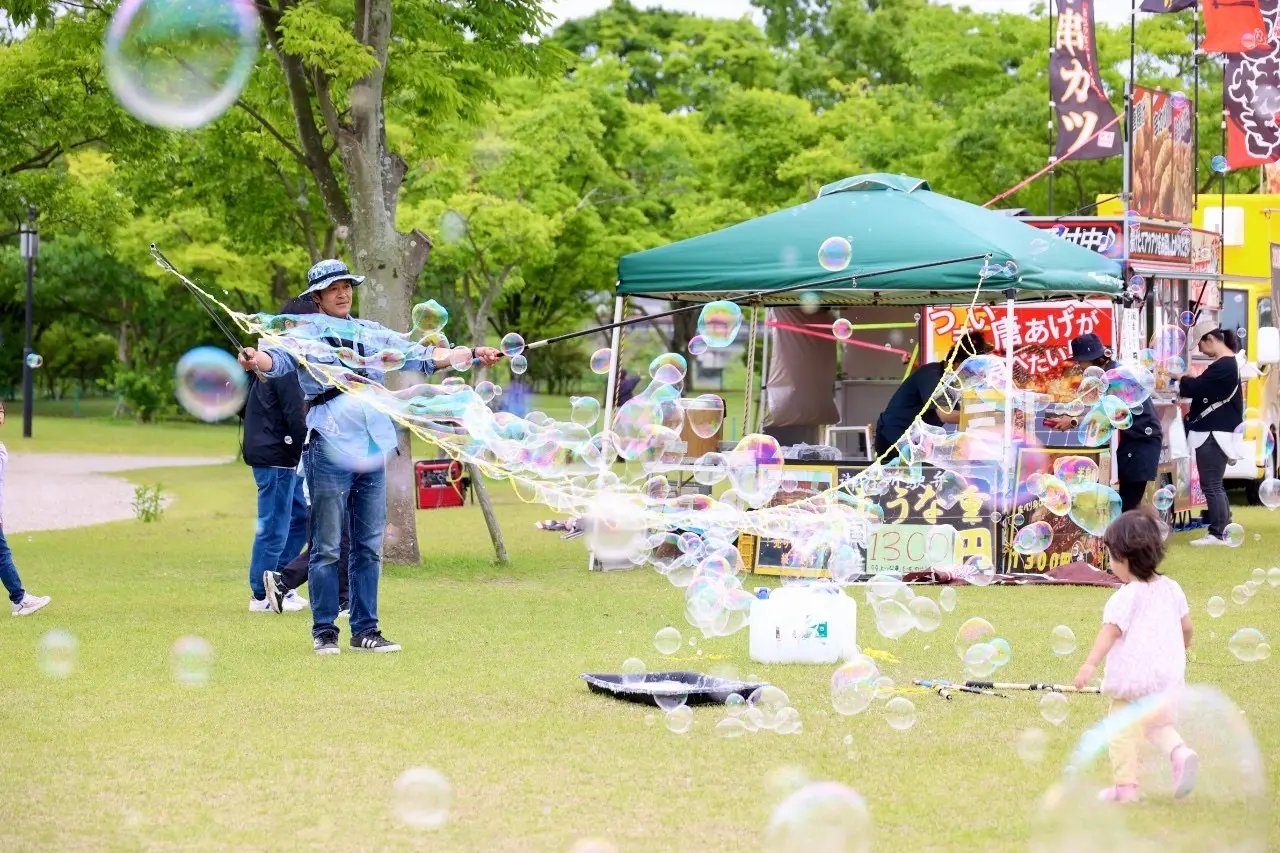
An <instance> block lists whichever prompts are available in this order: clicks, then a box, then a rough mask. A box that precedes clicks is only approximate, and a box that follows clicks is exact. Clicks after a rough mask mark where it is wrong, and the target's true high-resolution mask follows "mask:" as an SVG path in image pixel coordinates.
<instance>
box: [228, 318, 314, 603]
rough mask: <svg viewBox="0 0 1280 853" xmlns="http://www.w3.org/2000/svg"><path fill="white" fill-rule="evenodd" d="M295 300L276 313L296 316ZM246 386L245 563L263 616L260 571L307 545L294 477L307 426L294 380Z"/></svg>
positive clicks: (303, 502)
mask: <svg viewBox="0 0 1280 853" xmlns="http://www.w3.org/2000/svg"><path fill="white" fill-rule="evenodd" d="M295 301H296V300H291V301H290V302H288V303H285V305H284V307H283V308H281V309H280V313H282V314H290V313H301V312H300V311H299V310H297V309H298V306H296V305H293V304H292V303H293V302H295ZM291 309H292V310H291ZM304 310H305V309H304ZM310 310H314V309H310ZM249 383H250V384H249V394H248V397H247V399H246V400H245V408H244V444H243V445H242V447H241V454H242V456H243V457H244V461H245V464H246V465H249V466H250V467H252V468H253V479H254V482H256V483H257V485H258V524H257V532H256V534H255V535H254V539H253V553H252V556H251V557H250V559H249V589H250V590H251V591H252V592H253V598H252V599H251V600H250V601H249V610H251V611H253V612H262V613H266V612H269V611H270V609H271V608H270V605H269V604H268V602H267V598H266V589H265V587H264V586H263V583H262V576H263V573H264V572H274V571H279V570H280V569H282V568H284V566H285V565H287V564H288V563H289V561H290V560H292V559H293V558H294V557H296V556H298V555H299V554H300V553H302V549H303V547H304V546H305V545H306V544H307V499H306V495H305V494H304V492H303V487H302V483H303V481H302V477H301V476H299V474H298V462H299V461H300V460H301V458H302V442H303V439H305V438H306V434H307V427H306V422H305V419H304V414H303V408H302V389H301V387H300V386H299V385H298V377H297V376H294V375H292V374H291V375H288V376H280V377H276V378H275V379H263V378H261V377H259V376H257V375H255V374H252V373H251V374H249ZM303 606H305V605H304V604H303V602H302V600H301V599H300V598H298V597H297V596H296V595H294V596H292V597H291V599H290V600H289V601H287V602H285V609H288V610H299V609H301V608H302V607H303Z"/></svg>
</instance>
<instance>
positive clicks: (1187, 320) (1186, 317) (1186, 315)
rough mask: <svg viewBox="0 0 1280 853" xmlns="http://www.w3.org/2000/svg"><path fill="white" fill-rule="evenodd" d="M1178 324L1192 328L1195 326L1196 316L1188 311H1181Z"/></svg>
mask: <svg viewBox="0 0 1280 853" xmlns="http://www.w3.org/2000/svg"><path fill="white" fill-rule="evenodd" d="M1178 322H1179V323H1181V324H1182V325H1184V326H1194V325H1195V324H1196V315H1195V314H1193V313H1192V312H1190V311H1183V312H1182V313H1181V314H1179V315H1178Z"/></svg>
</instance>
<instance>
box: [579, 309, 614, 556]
mask: <svg viewBox="0 0 1280 853" xmlns="http://www.w3.org/2000/svg"><path fill="white" fill-rule="evenodd" d="M613 322H614V323H615V324H616V323H621V322H622V297H621V296H615V297H614V298H613ZM621 344H622V327H621V326H617V325H615V326H614V327H613V337H612V339H611V340H610V342H609V381H608V382H607V383H606V384H605V391H604V420H602V421H601V424H602V425H601V428H600V430H601V433H602V434H607V433H608V432H609V427H610V425H611V424H612V423H613V401H614V399H616V397H617V393H618V371H619V370H621V369H622V365H620V364H618V354H619V352H620V351H621ZM601 446H602V447H607V446H608V445H606V444H603V443H602V445H601ZM612 464H613V460H612V459H610V460H607V461H606V462H605V463H604V466H603V467H602V468H601V469H600V480H601V481H603V480H604V472H605V470H606V469H607V468H608V467H610V466H612ZM595 566H596V552H595V551H590V552H588V554H587V571H591V570H592V569H594V568H595Z"/></svg>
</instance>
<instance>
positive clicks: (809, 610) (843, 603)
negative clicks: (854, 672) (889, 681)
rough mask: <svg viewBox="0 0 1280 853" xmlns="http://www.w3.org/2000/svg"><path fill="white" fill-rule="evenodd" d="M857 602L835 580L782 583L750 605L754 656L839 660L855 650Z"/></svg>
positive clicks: (795, 660) (779, 659)
mask: <svg viewBox="0 0 1280 853" xmlns="http://www.w3.org/2000/svg"><path fill="white" fill-rule="evenodd" d="M857 628H858V605H857V603H856V602H855V601H854V600H853V599H852V598H850V597H849V596H847V595H845V594H844V590H842V589H841V588H840V587H838V586H836V585H835V584H832V583H814V584H804V585H795V586H784V587H781V588H780V589H775V590H773V592H772V594H771V595H770V596H769V597H768V598H764V599H760V598H758V599H756V600H755V601H753V602H752V603H751V632H750V651H751V659H752V660H753V661H756V662H758V663H826V664H830V663H835V662H837V661H841V660H847V659H848V658H850V657H852V656H853V655H855V654H857V650H858V646H857Z"/></svg>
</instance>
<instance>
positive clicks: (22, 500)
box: [3, 451, 232, 533]
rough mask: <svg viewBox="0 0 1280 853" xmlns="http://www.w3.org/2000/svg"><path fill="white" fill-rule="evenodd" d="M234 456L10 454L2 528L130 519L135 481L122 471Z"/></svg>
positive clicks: (54, 526)
mask: <svg viewBox="0 0 1280 853" xmlns="http://www.w3.org/2000/svg"><path fill="white" fill-rule="evenodd" d="M231 459H232V457H230V456H224V457H191V456H127V455H123V454H102V453H13V452H12V451H11V452H10V453H9V464H8V467H7V468H6V469H5V475H4V509H3V518H4V531H5V533H22V532H25V531H31V530H65V529H67V528H70V527H86V526H88V525H91V524H104V523H106V522H108V521H124V520H126V519H130V518H133V489H134V486H133V485H132V484H131V483H130V482H129V481H128V480H126V479H125V478H124V477H119V476H113V474H116V473H118V472H120V471H133V470H137V469H139V468H180V467H181V468H185V467H188V466H192V465H221V464H223V463H225V462H230V461H231Z"/></svg>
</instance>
